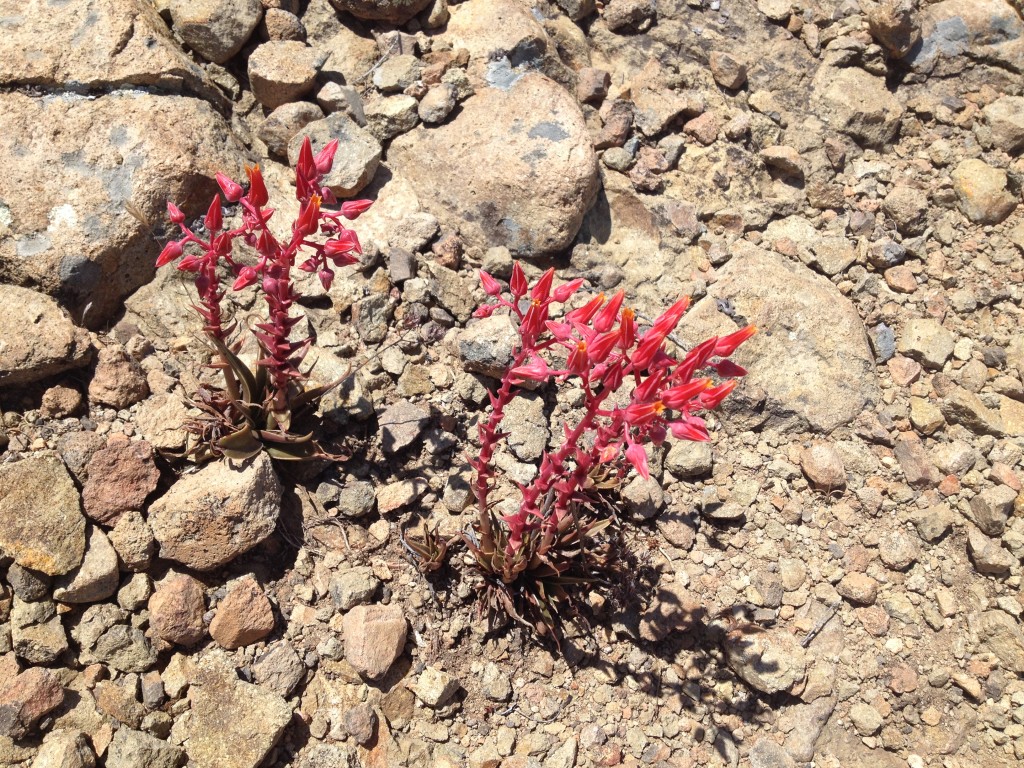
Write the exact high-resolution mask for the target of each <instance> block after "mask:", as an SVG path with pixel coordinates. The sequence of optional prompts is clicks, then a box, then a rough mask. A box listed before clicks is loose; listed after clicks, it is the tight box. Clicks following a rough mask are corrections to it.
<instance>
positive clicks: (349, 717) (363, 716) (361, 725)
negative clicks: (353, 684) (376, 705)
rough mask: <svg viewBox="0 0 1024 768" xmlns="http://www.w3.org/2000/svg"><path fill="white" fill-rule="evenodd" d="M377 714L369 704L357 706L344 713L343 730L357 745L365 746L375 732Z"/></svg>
mask: <svg viewBox="0 0 1024 768" xmlns="http://www.w3.org/2000/svg"><path fill="white" fill-rule="evenodd" d="M377 721H378V719H377V713H376V712H375V711H374V709H373V707H371V706H370V705H369V704H357V705H356V706H354V707H352V708H351V709H349V710H348V711H347V712H345V730H346V731H348V733H349V735H350V736H351V737H352V738H353V739H355V741H356V743H357V744H362V745H363V746H366V745H367V744H369V743H370V741H371V740H372V739H373V734H374V733H375V732H376V730H377Z"/></svg>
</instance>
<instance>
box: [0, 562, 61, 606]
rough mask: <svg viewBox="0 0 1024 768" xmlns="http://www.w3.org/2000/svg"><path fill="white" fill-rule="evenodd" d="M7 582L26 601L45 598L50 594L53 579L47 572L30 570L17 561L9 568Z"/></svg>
mask: <svg viewBox="0 0 1024 768" xmlns="http://www.w3.org/2000/svg"><path fill="white" fill-rule="evenodd" d="M6 581H7V583H8V584H9V585H10V587H11V591H13V592H14V594H15V595H16V596H17V597H19V598H21V599H22V600H24V601H26V602H35V601H37V600H45V599H46V598H48V597H49V596H50V589H51V587H52V580H51V579H50V577H49V576H47V575H46V574H45V573H41V572H39V571H30V570H29V569H28V568H22V567H21V566H20V565H18V564H17V563H12V564H11V567H10V568H8V569H7V577H6Z"/></svg>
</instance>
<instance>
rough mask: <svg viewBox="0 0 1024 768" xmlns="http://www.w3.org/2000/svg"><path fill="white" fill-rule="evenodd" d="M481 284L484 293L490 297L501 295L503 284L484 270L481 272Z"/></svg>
mask: <svg viewBox="0 0 1024 768" xmlns="http://www.w3.org/2000/svg"><path fill="white" fill-rule="evenodd" d="M480 283H481V285H483V287H484V293H486V294H487V295H488V296H498V295H500V294H501V284H500V283H499V282H498V281H497V280H495V279H494V278H493V277H491V276H490V275H489V274H487V273H486V272H484V271H483V270H482V269H481V270H480Z"/></svg>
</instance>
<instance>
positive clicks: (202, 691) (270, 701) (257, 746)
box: [187, 664, 292, 768]
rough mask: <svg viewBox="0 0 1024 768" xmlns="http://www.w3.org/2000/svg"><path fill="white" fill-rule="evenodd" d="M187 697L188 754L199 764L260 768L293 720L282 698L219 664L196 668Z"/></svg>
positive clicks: (214, 767) (216, 767) (202, 767)
mask: <svg viewBox="0 0 1024 768" xmlns="http://www.w3.org/2000/svg"><path fill="white" fill-rule="evenodd" d="M188 698H189V701H190V702H191V704H192V717H191V719H190V720H189V724H188V728H187V738H188V756H189V759H190V761H191V762H192V763H193V764H194V765H195V766H196V768H256V766H258V765H259V764H260V762H261V761H262V760H263V758H264V757H266V755H267V753H268V752H269V751H270V750H271V748H272V747H273V746H274V744H276V743H277V740H278V739H279V738H280V737H281V734H282V733H284V729H285V726H287V725H288V723H289V722H291V719H292V708H291V706H290V705H289V704H288V703H287V702H286V701H285V700H284V699H282V698H281V697H280V696H278V695H277V694H276V693H271V692H269V691H265V690H263V689H262V688H259V687H257V686H255V685H252V684H250V683H244V682H242V681H241V680H239V679H238V678H237V677H236V675H235V670H234V669H233V668H231V667H223V666H221V665H220V664H216V665H214V664H209V665H202V666H200V667H199V668H198V669H197V671H196V676H195V681H194V682H193V684H192V686H191V687H190V688H189V692H188Z"/></svg>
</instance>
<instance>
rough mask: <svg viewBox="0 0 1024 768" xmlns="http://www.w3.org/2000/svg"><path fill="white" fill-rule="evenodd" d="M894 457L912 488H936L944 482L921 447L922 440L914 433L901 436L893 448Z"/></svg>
mask: <svg viewBox="0 0 1024 768" xmlns="http://www.w3.org/2000/svg"><path fill="white" fill-rule="evenodd" d="M893 455H894V456H895V457H896V461H898V462H899V464H900V469H902V470H903V475H904V477H906V479H907V483H908V484H909V485H910V486H912V487H914V488H934V487H935V486H936V485H938V484H939V481H940V480H942V475H941V474H940V473H939V470H938V469H937V468H936V467H935V464H934V463H933V462H932V460H931V459H930V458H929V457H928V454H927V453H926V452H925V450H924V446H922V445H921V439H920V438H919V437H918V436H917V435H915V434H914V433H912V432H906V433H904V434H902V435H900V437H899V438H898V439H897V440H896V445H895V447H894V448H893Z"/></svg>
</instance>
